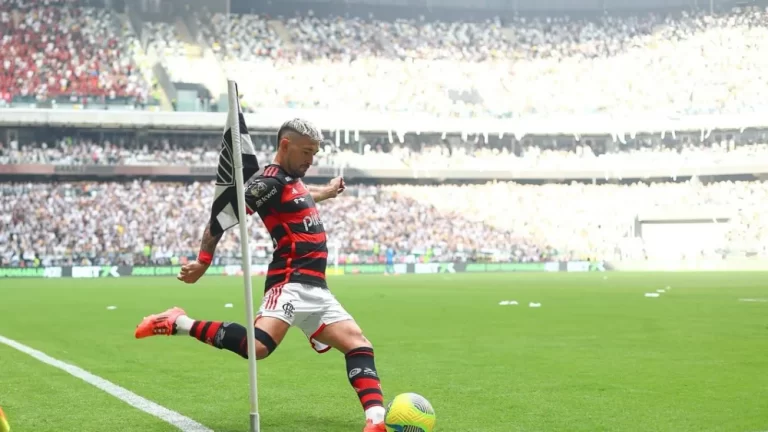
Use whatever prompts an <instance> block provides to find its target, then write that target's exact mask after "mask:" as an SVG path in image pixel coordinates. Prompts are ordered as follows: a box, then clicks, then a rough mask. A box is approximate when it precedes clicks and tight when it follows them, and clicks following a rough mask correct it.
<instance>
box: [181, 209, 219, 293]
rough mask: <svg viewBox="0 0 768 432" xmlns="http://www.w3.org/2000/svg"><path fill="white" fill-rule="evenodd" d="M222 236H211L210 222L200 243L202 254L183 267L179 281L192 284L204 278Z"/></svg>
mask: <svg viewBox="0 0 768 432" xmlns="http://www.w3.org/2000/svg"><path fill="white" fill-rule="evenodd" d="M222 235H223V234H219V235H213V234H211V222H210V221H209V222H208V225H206V226H205V231H204V232H203V240H202V241H201V242H200V254H199V255H198V256H197V260H196V261H192V262H190V263H188V264H186V265H184V266H182V267H181V271H180V272H179V275H178V276H177V279H178V280H180V281H182V282H184V283H188V284H192V283H195V282H197V281H198V280H199V279H200V278H201V277H203V275H204V274H205V271H206V270H208V266H210V265H211V260H213V254H214V252H216V245H217V244H219V240H221V236H222Z"/></svg>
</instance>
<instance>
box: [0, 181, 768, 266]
mask: <svg viewBox="0 0 768 432" xmlns="http://www.w3.org/2000/svg"><path fill="white" fill-rule="evenodd" d="M213 189H214V188H213V183H210V182H205V183H192V184H174V183H157V182H149V181H144V182H141V181H134V182H131V183H74V182H73V183H67V182H65V183H57V184H47V183H42V184H41V183H29V184H20V183H15V184H14V183H3V184H0V244H3V245H5V246H4V247H3V249H2V250H0V259H1V260H3V261H4V262H5V263H6V264H8V263H13V264H18V263H19V261H24V260H27V261H29V260H32V259H34V257H35V256H37V257H38V258H40V259H41V260H42V261H43V262H44V263H45V262H59V263H61V262H63V263H69V262H71V260H73V259H74V260H76V261H77V262H88V263H92V264H100V263H106V262H128V263H137V264H138V263H142V262H147V261H151V262H155V263H168V262H171V260H177V261H176V262H178V260H179V259H186V258H189V257H194V256H195V254H196V252H197V249H198V247H199V244H198V243H199V241H200V235H201V233H202V228H203V227H204V225H205V223H206V221H207V219H208V216H209V205H210V202H211V200H212V193H213ZM21 196H23V197H24V198H23V199H19V198H20V197H21ZM446 197H450V199H446ZM766 203H768V182H765V181H762V182H730V181H723V182H717V183H712V184H709V185H702V184H697V183H695V182H693V183H691V182H687V183H658V184H644V183H636V184H627V185H584V184H552V185H543V186H535V185H522V184H516V183H506V182H502V183H489V184H484V185H465V186H454V185H443V186H409V185H396V186H380V187H374V186H370V187H353V188H350V190H349V191H348V192H347V193H345V194H344V195H343V196H342V197H340V198H338V199H336V200H331V201H328V202H326V203H322V204H321V209H322V210H321V211H322V217H323V223H324V225H325V227H326V229H327V231H328V234H329V248H330V249H331V256H332V259H335V258H336V257H338V258H339V260H340V262H342V263H343V262H346V261H348V260H349V261H360V260H368V259H376V258H375V257H372V256H374V255H376V254H374V253H373V251H374V250H375V249H376V248H377V245H378V247H379V248H380V249H379V250H380V251H383V250H384V249H383V247H384V246H392V247H393V248H395V250H397V251H398V253H399V258H398V259H399V260H401V261H402V260H405V259H406V257H408V256H412V257H415V256H424V255H427V254H430V255H431V257H432V258H433V259H436V260H437V259H440V258H450V259H452V258H469V259H481V257H484V256H485V257H488V256H492V257H493V258H494V259H497V260H501V261H542V260H547V259H557V260H567V259H586V258H598V259H606V260H615V259H623V258H646V257H658V256H670V254H674V255H677V256H675V258H680V256H685V257H688V258H691V257H694V258H695V257H698V256H702V254H710V255H711V254H723V253H726V252H727V251H728V250H735V251H750V252H752V253H759V254H763V255H765V254H768V247H767V246H768V223H766V219H765V218H764V217H763V215H764V214H765V212H766V211H767V210H768V207H767V204H766ZM678 209H679V210H684V211H691V210H694V211H696V210H702V211H704V214H706V211H707V210H711V209H715V210H717V211H727V212H728V213H729V214H731V220H730V221H729V222H727V223H726V224H725V225H724V226H723V227H722V229H723V233H722V237H721V238H716V239H712V242H710V243H708V244H706V245H703V246H702V244H701V243H700V242H698V241H697V239H695V238H691V239H688V241H686V242H681V243H680V244H671V245H670V244H666V245H665V250H657V249H655V247H656V245H654V244H650V243H648V244H644V243H643V241H641V240H640V239H638V238H636V237H635V236H634V231H633V229H634V228H633V227H634V223H635V217H636V216H638V215H643V214H648V213H649V212H650V213H653V212H654V211H660V210H664V211H667V212H669V211H675V210H678ZM251 232H252V235H253V240H252V242H253V243H252V244H253V245H254V247H255V249H256V253H255V256H256V257H257V259H267V257H268V256H269V253H270V252H271V247H272V246H271V241H270V240H269V237H268V235H267V233H266V231H265V230H264V228H263V227H261V225H260V224H254V225H253V226H252V231H251ZM237 239H238V231H237V230H233V232H232V233H230V234H228V235H227V236H225V238H224V240H222V242H221V244H220V246H219V248H218V253H217V255H218V256H219V257H220V259H224V260H226V258H227V257H235V256H237V255H238V252H239V243H238V241H237ZM713 245H714V246H713ZM145 246H150V247H151V253H150V255H149V256H145V255H144V247H145Z"/></svg>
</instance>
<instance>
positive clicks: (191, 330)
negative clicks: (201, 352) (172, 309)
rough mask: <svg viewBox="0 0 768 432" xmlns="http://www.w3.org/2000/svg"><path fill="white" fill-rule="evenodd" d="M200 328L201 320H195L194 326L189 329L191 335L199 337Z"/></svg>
mask: <svg viewBox="0 0 768 432" xmlns="http://www.w3.org/2000/svg"><path fill="white" fill-rule="evenodd" d="M199 328H200V321H195V322H194V323H193V324H192V328H191V329H189V335H190V336H192V337H197V330H198V329H199Z"/></svg>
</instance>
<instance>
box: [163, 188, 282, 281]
mask: <svg viewBox="0 0 768 432" xmlns="http://www.w3.org/2000/svg"><path fill="white" fill-rule="evenodd" d="M281 192H282V184H281V183H280V181H279V180H277V179H276V178H273V177H257V178H256V179H254V180H253V181H251V182H250V183H248V184H247V185H246V187H245V206H246V208H247V209H248V210H250V212H256V211H258V210H259V209H261V208H262V207H266V208H269V207H270V206H272V205H275V204H276V203H279V202H280V195H281ZM222 236H223V233H222V234H219V235H213V234H211V222H210V221H208V225H206V226H205V231H204V232H203V239H202V241H201V242H200V253H199V254H198V255H197V260H195V261H192V262H190V263H188V264H186V265H184V266H182V267H181V271H180V272H179V275H178V276H177V279H179V280H180V281H182V282H184V283H188V284H193V283H195V282H197V281H198V280H199V279H200V278H201V277H203V275H204V274H205V272H206V270H208V267H209V266H210V265H211V262H212V261H213V254H214V253H215V252H216V245H218V244H219V240H221V237H222Z"/></svg>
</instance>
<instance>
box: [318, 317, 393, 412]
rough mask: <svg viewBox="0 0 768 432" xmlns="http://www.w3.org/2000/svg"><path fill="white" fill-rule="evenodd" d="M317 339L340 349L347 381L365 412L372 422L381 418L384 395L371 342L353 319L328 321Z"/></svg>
mask: <svg viewBox="0 0 768 432" xmlns="http://www.w3.org/2000/svg"><path fill="white" fill-rule="evenodd" d="M316 338H317V340H319V341H320V342H322V343H324V344H326V345H329V346H332V347H334V348H336V349H337V350H339V351H341V352H343V353H344V357H345V359H346V363H347V377H348V378H349V383H350V384H351V385H352V387H353V388H354V389H355V392H357V397H358V399H360V404H361V405H362V406H363V410H364V411H365V416H366V418H368V419H369V420H371V421H372V423H373V424H379V423H382V422H383V421H384V414H385V410H384V395H383V393H382V390H381V381H380V380H379V373H378V371H377V370H376V362H375V360H374V353H373V345H372V344H371V342H370V341H369V340H368V339H367V338H366V337H365V336H363V331H362V330H361V329H360V327H359V326H358V325H357V323H355V321H353V320H345V321H339V322H336V323H333V324H330V325H328V326H327V327H326V328H324V329H323V331H322V332H320V334H318V335H317V337H316Z"/></svg>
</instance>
